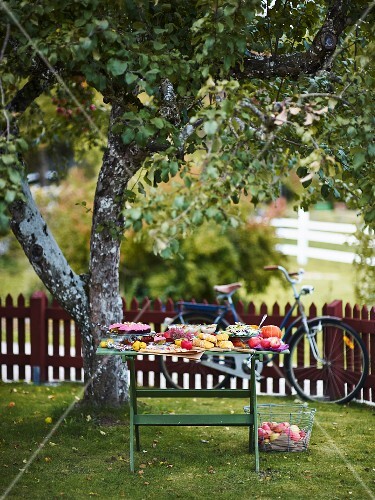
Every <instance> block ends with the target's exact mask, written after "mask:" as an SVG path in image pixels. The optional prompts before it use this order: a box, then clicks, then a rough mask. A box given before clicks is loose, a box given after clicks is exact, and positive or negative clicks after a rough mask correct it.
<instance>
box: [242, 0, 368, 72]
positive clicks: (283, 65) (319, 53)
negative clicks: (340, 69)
mask: <svg viewBox="0 0 375 500" xmlns="http://www.w3.org/2000/svg"><path fill="white" fill-rule="evenodd" d="M350 4H351V2H350V1H349V0H335V1H332V2H330V7H329V10H328V12H327V16H326V18H325V20H324V23H323V25H322V27H321V28H320V30H319V31H318V33H317V34H316V36H315V38H314V40H313V42H312V44H311V47H310V48H309V49H308V50H306V51H305V52H295V53H292V54H283V55H277V54H275V55H271V56H265V55H262V54H258V53H254V52H251V51H247V58H246V59H245V60H244V62H243V69H242V70H241V69H240V68H239V67H237V68H236V69H235V70H234V76H235V77H236V78H238V79H242V78H261V79H266V78H273V77H277V76H281V77H283V76H291V77H295V78H296V77H297V76H299V75H300V74H314V73H316V72H317V71H319V70H321V69H323V68H326V66H327V65H328V63H329V62H330V57H331V55H332V54H333V52H334V51H335V49H336V46H337V43H338V39H339V37H340V35H341V34H342V32H343V31H344V29H345V28H346V27H347V26H348V23H349V22H350V23H351V24H355V22H356V21H357V20H358V19H359V18H360V13H359V12H358V11H355V12H354V13H353V15H352V16H351V17H350V13H351V9H350Z"/></svg>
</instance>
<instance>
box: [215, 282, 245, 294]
mask: <svg viewBox="0 0 375 500" xmlns="http://www.w3.org/2000/svg"><path fill="white" fill-rule="evenodd" d="M241 286H242V284H241V283H229V284H228V285H215V286H214V290H216V291H217V292H220V293H231V292H234V290H237V289H238V288H241Z"/></svg>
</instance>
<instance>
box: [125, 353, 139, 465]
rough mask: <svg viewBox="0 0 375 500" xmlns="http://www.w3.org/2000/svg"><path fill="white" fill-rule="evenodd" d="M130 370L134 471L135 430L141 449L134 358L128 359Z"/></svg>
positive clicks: (137, 443)
mask: <svg viewBox="0 0 375 500" xmlns="http://www.w3.org/2000/svg"><path fill="white" fill-rule="evenodd" d="M128 363H129V371H130V443H129V453H130V470H131V472H134V432H135V443H136V449H137V451H139V450H140V440H139V427H138V425H136V424H134V415H137V414H138V407H137V385H136V380H135V365H134V358H130V359H128Z"/></svg>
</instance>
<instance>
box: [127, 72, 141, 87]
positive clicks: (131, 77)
mask: <svg viewBox="0 0 375 500" xmlns="http://www.w3.org/2000/svg"><path fill="white" fill-rule="evenodd" d="M137 79H138V76H137V75H135V74H134V73H126V75H125V81H126V83H127V84H128V85H131V84H132V83H134V82H135V81H136V80H137Z"/></svg>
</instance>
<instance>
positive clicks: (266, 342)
mask: <svg viewBox="0 0 375 500" xmlns="http://www.w3.org/2000/svg"><path fill="white" fill-rule="evenodd" d="M281 337H282V331H281V330H280V328H279V327H278V326H275V325H266V326H263V327H262V328H261V329H260V332H259V334H258V335H254V336H253V337H250V338H249V339H248V341H247V344H248V346H249V347H250V348H251V349H260V350H264V351H267V350H271V351H284V350H285V349H287V348H288V347H289V346H288V344H285V342H283V341H282V340H281Z"/></svg>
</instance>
